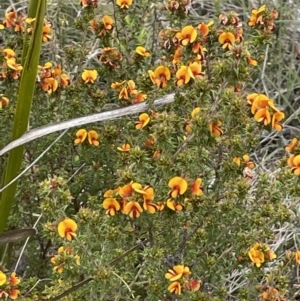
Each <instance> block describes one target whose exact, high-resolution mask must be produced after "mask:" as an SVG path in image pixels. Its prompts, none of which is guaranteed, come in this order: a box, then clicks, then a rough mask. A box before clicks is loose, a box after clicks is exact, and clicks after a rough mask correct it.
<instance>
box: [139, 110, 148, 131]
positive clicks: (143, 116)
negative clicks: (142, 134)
mask: <svg viewBox="0 0 300 301" xmlns="http://www.w3.org/2000/svg"><path fill="white" fill-rule="evenodd" d="M149 122H150V117H149V115H148V114H147V113H143V114H141V115H140V116H139V121H137V122H135V128H136V129H137V130H140V129H142V128H143V127H145V126H146V125H147V124H148V123H149Z"/></svg>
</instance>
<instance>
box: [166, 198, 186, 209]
mask: <svg viewBox="0 0 300 301" xmlns="http://www.w3.org/2000/svg"><path fill="white" fill-rule="evenodd" d="M167 207H168V208H169V209H171V210H173V211H182V210H183V206H182V205H181V204H179V203H176V202H175V201H174V200H172V199H168V200H167Z"/></svg>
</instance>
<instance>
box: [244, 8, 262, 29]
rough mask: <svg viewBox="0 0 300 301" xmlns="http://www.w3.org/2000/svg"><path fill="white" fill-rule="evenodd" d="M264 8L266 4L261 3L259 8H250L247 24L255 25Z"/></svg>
mask: <svg viewBox="0 0 300 301" xmlns="http://www.w3.org/2000/svg"><path fill="white" fill-rule="evenodd" d="M265 10H266V5H262V6H261V7H260V8H259V9H252V11H251V16H250V20H249V21H248V26H251V27H252V26H255V25H256V24H257V23H259V22H260V20H261V14H262V13H263V12H264V11H265Z"/></svg>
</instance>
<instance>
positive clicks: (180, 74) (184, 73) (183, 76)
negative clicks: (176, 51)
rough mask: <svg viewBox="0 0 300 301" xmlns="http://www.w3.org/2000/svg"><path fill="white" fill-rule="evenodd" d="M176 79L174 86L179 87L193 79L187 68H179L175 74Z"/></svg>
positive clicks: (190, 71)
mask: <svg viewBox="0 0 300 301" xmlns="http://www.w3.org/2000/svg"><path fill="white" fill-rule="evenodd" d="M176 78H177V81H176V85H177V86H179V87H180V86H182V85H183V84H187V83H188V82H189V81H190V79H191V78H193V79H195V77H194V74H193V72H192V70H191V69H190V67H188V66H181V67H180V68H179V69H178V70H177V72H176Z"/></svg>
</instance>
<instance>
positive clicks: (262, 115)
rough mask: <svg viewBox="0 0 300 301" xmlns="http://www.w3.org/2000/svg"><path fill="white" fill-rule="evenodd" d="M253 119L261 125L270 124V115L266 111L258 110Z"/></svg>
mask: <svg viewBox="0 0 300 301" xmlns="http://www.w3.org/2000/svg"><path fill="white" fill-rule="evenodd" d="M254 119H255V120H256V121H258V122H260V123H262V124H263V125H268V124H269V123H270V122H271V115H270V112H269V110H268V109H259V110H258V111H257V112H256V113H255V115H254Z"/></svg>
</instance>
